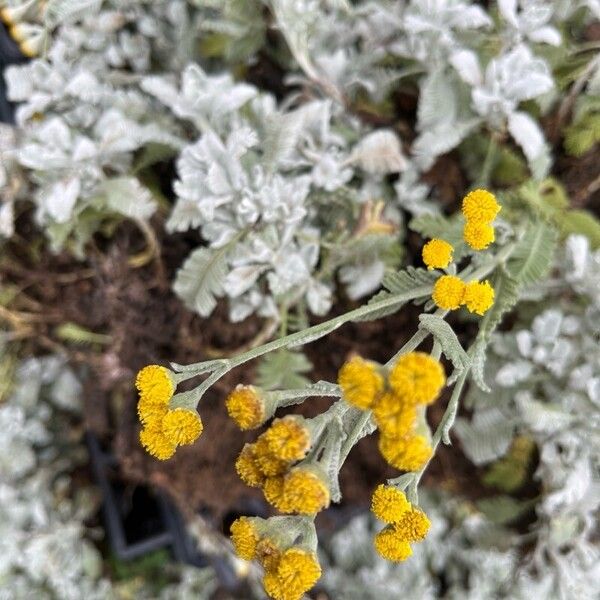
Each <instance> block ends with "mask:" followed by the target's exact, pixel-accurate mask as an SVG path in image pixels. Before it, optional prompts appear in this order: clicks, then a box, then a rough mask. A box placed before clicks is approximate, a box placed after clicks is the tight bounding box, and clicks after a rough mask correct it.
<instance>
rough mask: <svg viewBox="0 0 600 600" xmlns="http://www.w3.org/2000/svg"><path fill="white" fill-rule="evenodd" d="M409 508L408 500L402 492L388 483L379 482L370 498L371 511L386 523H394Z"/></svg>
mask: <svg viewBox="0 0 600 600" xmlns="http://www.w3.org/2000/svg"><path fill="white" fill-rule="evenodd" d="M410 509H411V504H410V502H409V501H408V500H407V499H406V496H405V495H404V492H401V491H400V490H399V489H398V488H395V487H393V486H390V485H383V484H380V485H378V486H377V488H376V490H375V491H374V492H373V497H372V498H371V511H372V512H373V514H374V515H375V516H376V517H377V518H378V519H381V520H382V521H385V522H386V523H394V522H396V521H399V520H400V519H401V518H402V515H404V513H406V512H407V511H409V510H410Z"/></svg>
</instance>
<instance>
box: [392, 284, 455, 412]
mask: <svg viewBox="0 0 600 600" xmlns="http://www.w3.org/2000/svg"><path fill="white" fill-rule="evenodd" d="M461 283H462V282H461ZM388 380H389V384H390V386H391V388H392V390H394V392H395V393H396V394H397V395H398V396H399V397H401V398H402V399H404V401H405V402H410V403H414V404H431V403H432V402H435V400H436V399H437V397H438V396H439V394H440V392H441V391H442V388H443V387H444V385H446V374H445V373H444V367H443V366H442V363H441V362H440V361H439V360H436V359H435V358H433V357H432V356H431V355H429V354H426V353H425V352H408V353H407V354H403V355H402V356H401V357H400V358H399V359H398V360H397V361H396V364H395V365H394V366H393V367H392V370H391V371H390V375H389V378H388Z"/></svg>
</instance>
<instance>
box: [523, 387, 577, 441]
mask: <svg viewBox="0 0 600 600" xmlns="http://www.w3.org/2000/svg"><path fill="white" fill-rule="evenodd" d="M515 400H516V403H517V407H518V409H519V412H520V414H521V418H522V419H523V421H524V422H525V423H526V424H527V426H528V427H530V428H531V429H532V430H533V431H541V432H544V433H555V432H557V431H560V430H562V429H564V428H565V427H567V426H569V425H570V424H571V423H572V422H573V420H574V419H575V418H576V417H575V415H573V414H570V413H569V412H567V411H566V410H565V409H564V407H563V406H561V405H560V404H550V403H545V402H540V401H539V400H534V399H533V398H532V397H531V396H530V394H529V393H527V392H520V393H518V394H517V396H516V398H515Z"/></svg>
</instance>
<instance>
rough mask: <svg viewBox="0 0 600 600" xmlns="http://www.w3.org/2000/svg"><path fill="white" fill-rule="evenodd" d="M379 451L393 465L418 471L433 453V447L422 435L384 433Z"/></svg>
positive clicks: (404, 469) (380, 439)
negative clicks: (390, 435) (408, 435)
mask: <svg viewBox="0 0 600 600" xmlns="http://www.w3.org/2000/svg"><path fill="white" fill-rule="evenodd" d="M379 451H380V452H381V454H382V456H383V458H385V460H386V461H387V462H388V463H389V464H390V465H392V467H396V469H400V470H401V471H418V470H419V469H420V468H421V467H422V466H423V465H424V464H425V463H426V462H427V461H428V460H429V458H430V457H431V455H432V450H431V447H430V446H429V444H428V443H427V440H426V439H425V438H424V437H423V436H422V435H415V436H410V437H405V438H393V437H387V436H385V435H382V436H381V437H380V438H379Z"/></svg>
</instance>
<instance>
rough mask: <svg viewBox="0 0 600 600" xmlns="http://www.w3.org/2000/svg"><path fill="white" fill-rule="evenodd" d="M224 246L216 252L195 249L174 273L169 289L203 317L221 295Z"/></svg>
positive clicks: (223, 275)
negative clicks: (171, 287) (171, 285)
mask: <svg viewBox="0 0 600 600" xmlns="http://www.w3.org/2000/svg"><path fill="white" fill-rule="evenodd" d="M228 252H229V248H228V246H224V247H223V248H219V249H218V250H214V251H211V250H208V249H207V248H198V249H197V250H195V251H194V252H192V254H190V256H189V257H188V258H187V260H186V261H185V263H183V267H181V269H179V271H178V272H177V276H176V278H175V282H174V284H173V289H174V290H175V293H176V294H177V295H178V296H179V297H180V298H181V299H182V300H183V301H184V303H185V305H186V306H187V307H188V308H189V309H190V310H193V311H196V312H197V313H198V314H200V315H202V316H203V317H207V316H208V315H210V313H211V312H212V311H213V310H214V308H215V306H216V304H217V300H216V298H217V297H220V296H222V295H223V281H224V280H225V276H226V275H227V255H228Z"/></svg>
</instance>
